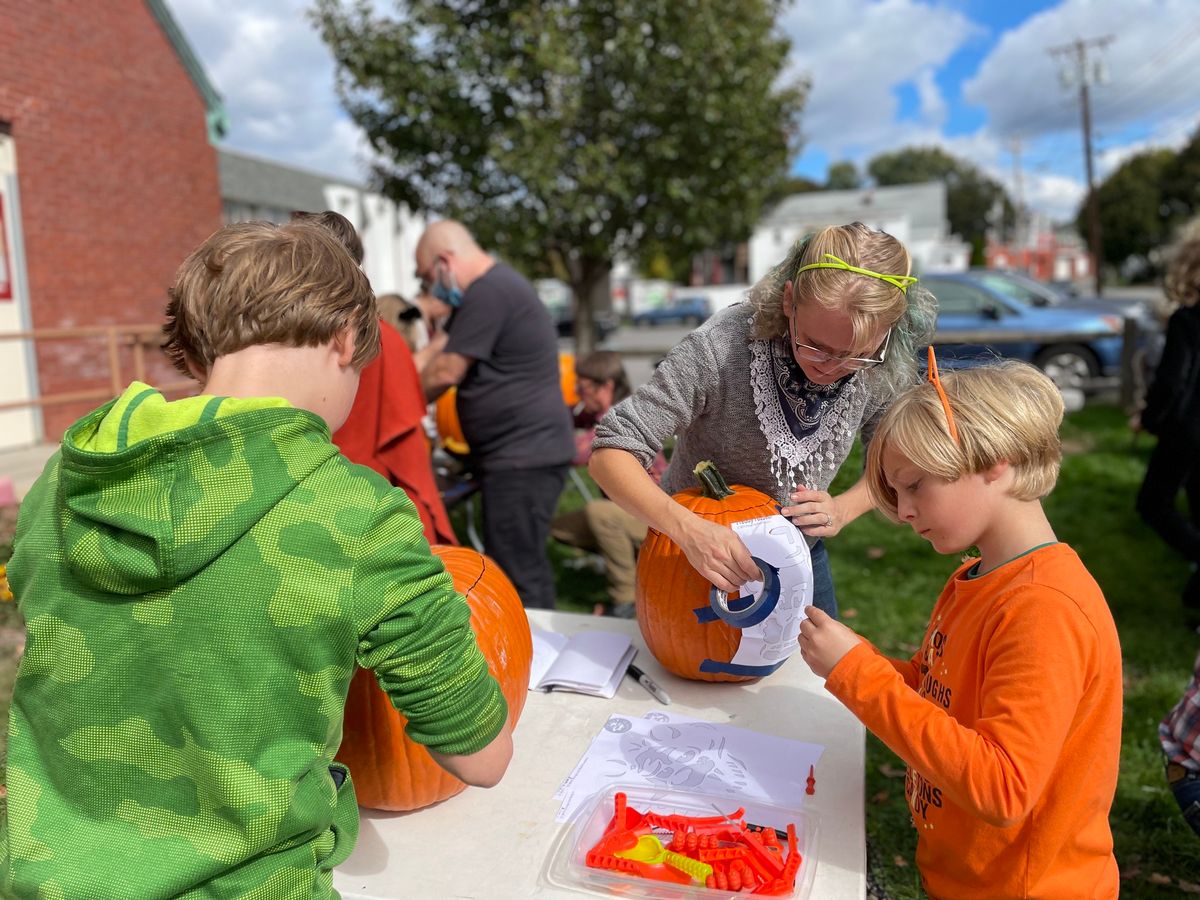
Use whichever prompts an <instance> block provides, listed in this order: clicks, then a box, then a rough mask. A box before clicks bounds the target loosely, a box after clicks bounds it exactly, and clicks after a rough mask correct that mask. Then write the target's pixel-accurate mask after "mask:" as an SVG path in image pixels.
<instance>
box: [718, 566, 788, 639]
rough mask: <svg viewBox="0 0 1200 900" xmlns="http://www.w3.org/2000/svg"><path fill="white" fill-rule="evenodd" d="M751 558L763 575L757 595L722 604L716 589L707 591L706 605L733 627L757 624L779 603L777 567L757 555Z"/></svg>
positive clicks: (746, 626) (748, 626)
mask: <svg viewBox="0 0 1200 900" xmlns="http://www.w3.org/2000/svg"><path fill="white" fill-rule="evenodd" d="M751 559H753V560H754V564H755V565H756V566H758V568H759V570H760V571H761V572H762V576H763V577H762V585H763V586H762V590H761V591H759V593H758V596H756V597H754V598H752V599H750V598H742V597H739V598H737V599H735V600H730V601H728V602H727V603H726V604H725V606H722V604H721V602H720V600H719V599H718V593H719V592H718V591H717V589H716V588H715V587H713V588H709V591H708V605H709V606H710V607H711V608H712V611H713V612H714V613H716V616H717V618H719V619H721V620H722V621H724V622H725V623H726V624H728V625H732V626H733V627H734V628H750V627H751V626H752V625H757V624H758V623H759V622H762V621H763V620H764V619H766V618H767V616H769V615H771V613H773V612H774V611H775V607H776V606H778V605H779V569H777V568H776V567H775V566H773V565H771V564H770V563H769V562H766V561H764V560H761V559H759V558H758V557H757V556H752V557H751ZM725 607H728V608H725Z"/></svg>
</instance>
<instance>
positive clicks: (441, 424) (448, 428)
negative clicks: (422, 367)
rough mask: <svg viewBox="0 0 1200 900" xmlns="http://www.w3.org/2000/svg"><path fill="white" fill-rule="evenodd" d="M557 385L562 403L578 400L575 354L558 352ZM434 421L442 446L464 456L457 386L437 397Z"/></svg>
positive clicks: (464, 449) (463, 438)
mask: <svg viewBox="0 0 1200 900" xmlns="http://www.w3.org/2000/svg"><path fill="white" fill-rule="evenodd" d="M558 386H559V389H560V390H561V391H562V396H563V403H565V404H566V405H567V406H571V407H573V406H575V404H577V403H578V402H579V390H578V387H577V386H576V383H575V355H574V354H573V353H560V354H558ZM434 422H435V424H436V425H437V433H438V437H440V438H441V439H442V446H443V447H444V448H445V449H446V450H448V451H450V452H451V453H456V454H458V455H459V456H466V455H467V453H469V452H470V450H471V448H470V446H469V445H468V444H467V439H466V437H464V436H463V430H462V423H461V422H459V420H458V388H454V387H452V388H450V389H449V390H447V391H446V392H445V393H444V394H442V396H440V397H438V398H437V404H436V405H435V407H434Z"/></svg>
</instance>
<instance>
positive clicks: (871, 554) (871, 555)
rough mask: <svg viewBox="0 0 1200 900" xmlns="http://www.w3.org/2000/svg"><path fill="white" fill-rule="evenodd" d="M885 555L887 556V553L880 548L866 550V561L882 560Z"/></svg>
mask: <svg viewBox="0 0 1200 900" xmlns="http://www.w3.org/2000/svg"><path fill="white" fill-rule="evenodd" d="M885 555H887V551H886V550H884V549H883V548H882V547H868V548H867V559H883V557H884V556H885Z"/></svg>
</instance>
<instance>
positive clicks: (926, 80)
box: [916, 68, 946, 128]
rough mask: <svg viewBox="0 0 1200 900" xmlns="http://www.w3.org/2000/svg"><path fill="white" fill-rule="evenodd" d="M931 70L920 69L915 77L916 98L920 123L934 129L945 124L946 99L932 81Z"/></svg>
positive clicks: (932, 71) (932, 72) (935, 82)
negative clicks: (918, 103) (919, 110)
mask: <svg viewBox="0 0 1200 900" xmlns="http://www.w3.org/2000/svg"><path fill="white" fill-rule="evenodd" d="M934 74H935V73H934V70H933V69H932V68H928V69H922V70H921V71H920V73H919V74H918V75H917V79H916V87H917V98H918V100H919V101H920V109H921V121H923V122H925V123H926V124H927V125H932V126H934V127H935V128H941V127H942V125H944V124H945V123H946V98H944V97H943V96H942V89H941V88H940V87H938V84H937V81H935V80H934Z"/></svg>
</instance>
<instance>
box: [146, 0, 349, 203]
mask: <svg viewBox="0 0 1200 900" xmlns="http://www.w3.org/2000/svg"><path fill="white" fill-rule="evenodd" d="M170 6H171V11H172V12H173V13H174V15H175V17H176V19H178V21H179V24H180V27H181V28H182V29H183V31H184V33H185V34H186V35H187V37H188V41H189V42H190V43H191V45H192V47H193V49H194V50H195V51H196V54H197V55H198V56H199V57H200V59H201V61H202V62H203V64H204V67H205V69H206V70H207V72H208V75H209V78H210V79H212V81H213V84H214V86H215V87H216V89H217V90H218V91H219V92H220V93H221V95H222V96H223V98H224V100H225V106H226V109H227V111H228V113H229V120H230V131H229V135H228V136H227V138H226V139H225V142H224V144H225V146H228V147H230V148H231V149H236V150H243V151H246V152H248V153H253V154H255V155H258V156H262V157H265V158H267V159H273V160H278V161H280V162H283V163H288V164H291V165H296V166H301V167H303V168H308V169H313V170H316V171H320V172H325V173H328V174H331V175H339V176H341V177H343V178H348V179H353V180H356V181H362V180H364V179H365V178H366V174H367V160H368V159H369V158H370V155H369V152H368V147H367V144H366V140H365V138H364V137H363V135H362V132H361V130H360V129H359V128H358V126H356V125H355V124H354V123H353V122H351V121H350V120H349V118H348V117H347V116H346V115H345V113H344V112H343V111H342V109H341V106H340V104H339V102H338V99H337V95H336V93H335V91H334V63H333V58H332V56H331V55H330V53H329V50H328V48H326V46H325V45H324V43H322V41H321V38H320V36H319V35H318V34H317V31H316V29H315V28H314V26H313V25H312V23H311V22H310V21H309V19H308V17H307V10H308V9H309V8H310V6H311V3H310V0H170Z"/></svg>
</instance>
